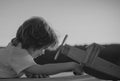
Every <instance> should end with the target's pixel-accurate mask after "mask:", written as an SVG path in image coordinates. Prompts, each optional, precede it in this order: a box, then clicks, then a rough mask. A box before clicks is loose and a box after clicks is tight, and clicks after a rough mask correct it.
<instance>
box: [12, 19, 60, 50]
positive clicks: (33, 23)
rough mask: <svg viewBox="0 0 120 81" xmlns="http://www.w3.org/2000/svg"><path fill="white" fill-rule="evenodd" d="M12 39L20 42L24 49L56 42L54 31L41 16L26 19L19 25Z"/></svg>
mask: <svg viewBox="0 0 120 81" xmlns="http://www.w3.org/2000/svg"><path fill="white" fill-rule="evenodd" d="M14 40H16V41H17V42H20V43H21V44H22V48H24V49H29V48H33V49H40V48H43V47H47V46H50V45H55V44H57V43H58V39H57V36H56V34H55V32H54V31H53V29H52V28H51V27H50V26H49V25H48V24H47V22H46V21H45V20H44V19H43V18H41V17H32V18H30V19H28V20H26V21H25V22H24V23H23V24H22V25H21V26H20V27H19V29H18V31H17V34H16V38H15V39H14ZM13 44H14V42H13Z"/></svg>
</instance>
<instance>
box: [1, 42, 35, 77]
mask: <svg viewBox="0 0 120 81" xmlns="http://www.w3.org/2000/svg"><path fill="white" fill-rule="evenodd" d="M35 64H36V63H35V62H34V60H33V58H32V56H31V55H30V54H29V53H28V52H27V51H26V50H24V49H21V48H17V47H14V46H12V45H11V43H9V44H8V46H7V47H5V48H1V49H0V78H15V77H21V76H22V75H23V72H22V71H23V70H25V69H26V68H28V67H30V66H32V65H35Z"/></svg>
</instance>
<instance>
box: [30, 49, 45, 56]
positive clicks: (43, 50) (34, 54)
mask: <svg viewBox="0 0 120 81" xmlns="http://www.w3.org/2000/svg"><path fill="white" fill-rule="evenodd" d="M44 53H45V49H36V50H34V51H32V53H31V55H32V57H33V58H36V57H38V56H41V55H42V54H44Z"/></svg>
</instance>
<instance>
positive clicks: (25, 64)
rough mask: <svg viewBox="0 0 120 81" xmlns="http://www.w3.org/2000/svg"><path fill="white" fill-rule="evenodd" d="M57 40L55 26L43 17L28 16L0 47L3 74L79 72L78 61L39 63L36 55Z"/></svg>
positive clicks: (1, 74) (15, 75)
mask: <svg viewBox="0 0 120 81" xmlns="http://www.w3.org/2000/svg"><path fill="white" fill-rule="evenodd" d="M57 43H58V39H57V36H56V34H55V32H54V31H53V29H52V28H51V27H50V26H49V25H48V24H47V23H46V21H45V20H44V19H43V18H41V17H32V18H30V19H28V20H26V21H25V22H24V23H23V24H22V25H21V26H20V27H19V29H18V31H17V33H16V37H15V38H14V39H12V41H11V42H10V43H9V44H8V46H6V47H5V48H2V49H0V78H20V77H21V76H22V75H23V74H27V73H28V74H29V73H31V74H36V75H40V74H43V75H52V74H56V73H60V72H66V71H76V72H77V73H79V72H80V70H79V64H77V63H75V62H66V63H56V64H44V65H38V64H36V63H35V62H34V60H33V58H36V57H38V56H39V55H42V54H44V51H45V49H47V48H48V47H53V46H55V45H56V44H57Z"/></svg>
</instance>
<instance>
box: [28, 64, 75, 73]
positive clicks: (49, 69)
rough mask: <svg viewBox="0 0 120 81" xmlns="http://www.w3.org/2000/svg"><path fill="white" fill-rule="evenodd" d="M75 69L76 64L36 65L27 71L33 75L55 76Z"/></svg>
mask: <svg viewBox="0 0 120 81" xmlns="http://www.w3.org/2000/svg"><path fill="white" fill-rule="evenodd" d="M75 67H76V63H75V62H66V63H56V64H45V65H34V66H32V67H30V68H28V69H27V70H26V71H28V72H31V73H33V74H47V75H53V74H57V73H60V72H67V71H72V70H74V68H75Z"/></svg>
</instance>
